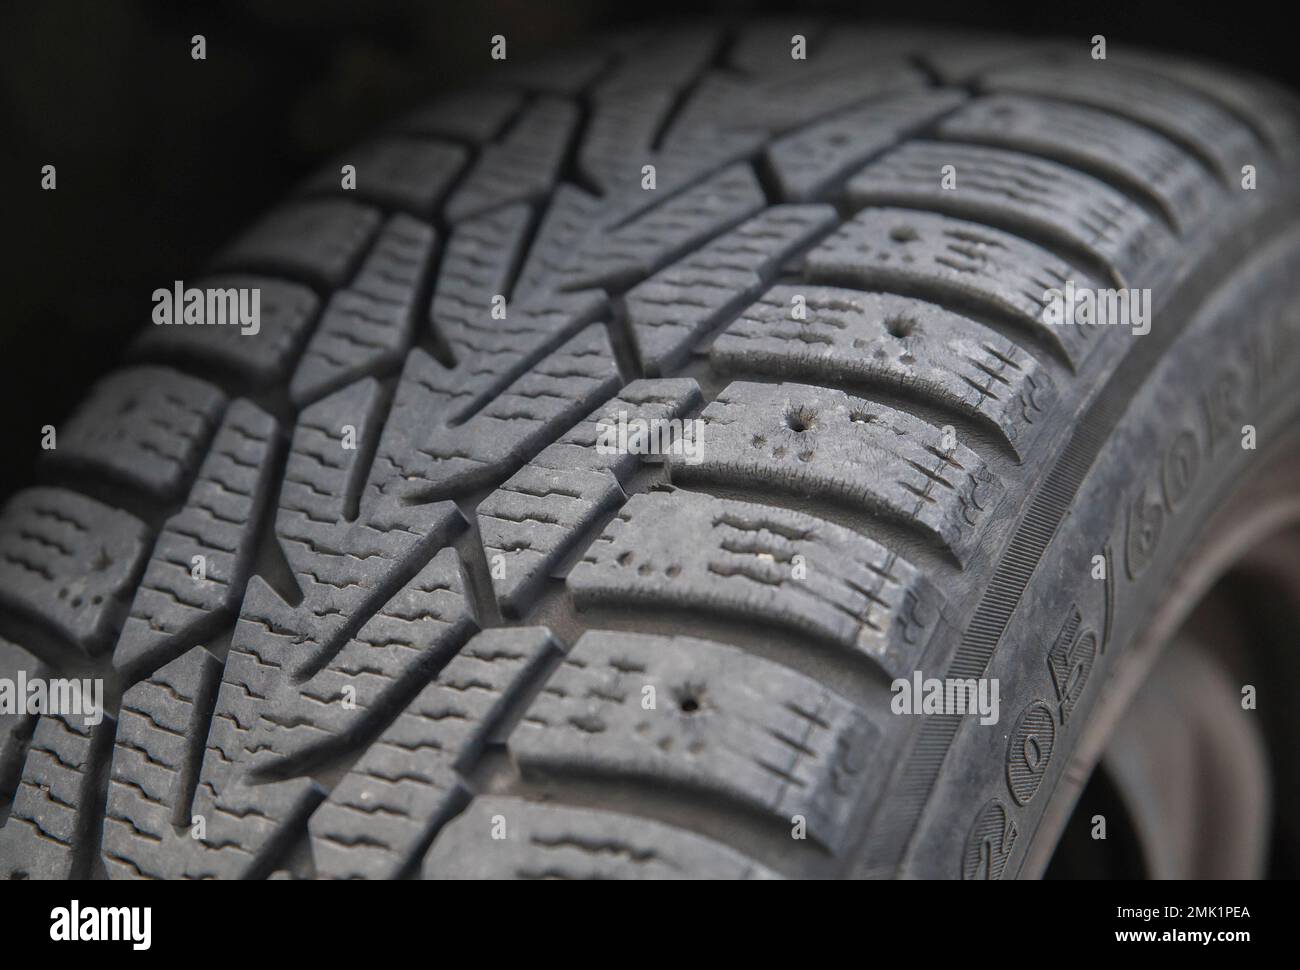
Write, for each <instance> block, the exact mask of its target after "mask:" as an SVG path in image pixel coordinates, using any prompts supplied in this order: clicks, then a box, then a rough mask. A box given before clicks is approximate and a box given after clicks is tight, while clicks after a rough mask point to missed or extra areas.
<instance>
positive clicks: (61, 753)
mask: <svg viewBox="0 0 1300 970" xmlns="http://www.w3.org/2000/svg"><path fill="white" fill-rule="evenodd" d="M102 718H103V719H102V720H101V721H100V722H99V723H98V724H93V725H91V724H86V723H85V719H84V718H83V717H81V716H79V715H69V716H65V715H61V714H59V715H56V714H42V715H41V716H40V718H39V719H38V720H37V722H36V731H35V733H34V734H33V735H32V742H31V746H30V748H28V750H27V760H26V762H25V763H24V765H23V771H22V776H21V777H20V778H19V780H18V789H17V791H16V792H15V793H14V801H13V805H12V806H11V807H10V810H9V818H8V819H7V820H6V821H5V824H4V827H3V828H0V879H85V878H87V877H88V876H89V875H90V868H89V867H90V861H91V860H90V859H89V853H88V852H87V851H86V846H87V845H88V844H89V842H90V837H91V829H92V826H94V825H95V824H96V823H97V822H98V818H97V815H98V813H97V811H96V808H95V805H96V801H97V798H96V794H97V792H98V790H99V783H100V781H99V776H98V771H99V770H100V765H101V764H102V761H103V757H104V752H105V749H106V748H107V744H108V742H110V741H111V740H112V738H113V731H114V727H115V724H114V721H113V718H112V716H111V715H108V714H103V715H102Z"/></svg>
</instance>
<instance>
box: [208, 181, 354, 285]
mask: <svg viewBox="0 0 1300 970" xmlns="http://www.w3.org/2000/svg"><path fill="white" fill-rule="evenodd" d="M379 222H380V214H379V212H378V210H376V209H374V208H371V207H370V206H365V205H361V204H359V203H356V202H350V201H345V200H343V199H319V200H308V201H299V202H290V203H288V204H286V205H283V206H280V207H279V208H278V209H276V210H274V211H273V212H272V213H271V214H270V215H269V216H267V217H266V218H265V219H263V220H262V221H261V222H259V223H258V224H257V225H255V226H254V227H253V228H252V229H250V230H249V231H248V232H247V233H245V234H244V235H243V236H241V237H240V238H239V239H237V240H236V241H235V242H234V243H233V244H231V245H230V246H229V247H228V248H227V249H226V250H224V251H223V252H222V253H220V254H218V256H217V258H216V260H215V269H217V270H228V271H242V272H252V273H267V274H270V275H273V276H279V275H283V276H288V277H289V278H291V279H294V280H301V281H305V282H308V283H311V284H313V285H316V286H323V287H326V288H327V289H335V288H337V287H340V286H342V285H343V284H344V283H346V282H347V281H348V279H350V278H351V276H352V274H353V272H354V271H355V269H356V266H357V264H358V263H359V262H360V260H361V255H362V253H363V252H365V250H366V247H367V246H369V245H370V240H371V239H373V238H374V235H375V233H376V232H377V231H378V230H379Z"/></svg>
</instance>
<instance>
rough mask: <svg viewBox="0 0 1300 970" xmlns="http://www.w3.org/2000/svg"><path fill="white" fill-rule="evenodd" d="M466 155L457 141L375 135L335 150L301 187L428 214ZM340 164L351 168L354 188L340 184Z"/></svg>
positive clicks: (420, 214) (341, 175)
mask: <svg viewBox="0 0 1300 970" xmlns="http://www.w3.org/2000/svg"><path fill="white" fill-rule="evenodd" d="M468 160H469V152H467V151H466V150H465V149H464V148H462V147H461V146H459V145H452V144H448V143H447V142H440V141H433V140H431V139H427V138H409V137H388V138H381V139H377V140H375V141H372V142H369V143H367V144H364V145H361V146H359V147H358V148H356V149H355V150H353V151H352V152H350V153H348V154H347V155H340V156H339V157H338V158H337V159H336V160H335V161H334V162H332V163H331V164H330V165H327V166H326V167H325V168H323V169H322V170H321V171H320V172H319V173H317V174H316V175H315V176H313V177H312V178H311V180H310V181H308V183H307V185H306V186H305V189H306V191H308V192H311V193H320V194H337V195H345V196H356V197H357V198H359V199H361V200H362V201H364V202H370V203H373V204H374V205H377V206H381V207H383V208H386V209H398V210H402V211H405V212H409V213H412V214H413V215H417V216H424V217H430V216H432V215H433V214H434V209H435V208H436V207H437V205H438V203H439V202H440V201H441V200H442V197H443V196H444V195H445V194H446V193H447V190H448V189H449V188H451V185H452V182H453V181H455V178H456V176H457V175H458V174H460V170H461V169H462V168H463V167H464V166H465V163H466V162H467V161H468ZM343 165H352V166H354V167H355V168H356V188H354V189H344V188H343V184H342V181H343V173H342V171H341V169H342V166H343Z"/></svg>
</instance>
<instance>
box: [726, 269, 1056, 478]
mask: <svg viewBox="0 0 1300 970" xmlns="http://www.w3.org/2000/svg"><path fill="white" fill-rule="evenodd" d="M800 297H802V299H803V301H804V302H803V303H802V305H801V307H802V311H803V312H802V316H801V317H796V316H795V315H794V308H795V306H796V305H797V298H800ZM891 328H892V331H894V332H891ZM710 360H711V361H712V363H713V366H714V368H715V370H717V371H718V372H720V373H723V374H726V373H736V372H741V373H747V374H755V373H758V374H767V375H772V376H774V377H782V378H790V379H793V380H806V381H808V382H809V383H823V382H824V383H834V382H836V381H841V380H844V379H845V378H847V379H849V380H851V381H853V382H854V383H858V384H863V385H869V386H872V387H878V388H881V389H885V390H890V391H899V390H901V391H902V392H903V393H905V394H908V395H911V396H914V397H916V398H918V399H920V400H923V401H925V402H926V403H933V404H937V405H938V406H940V407H942V408H945V409H947V410H951V411H954V412H957V413H959V414H961V415H962V416H963V417H965V418H968V419H970V420H972V421H975V422H977V423H980V424H983V425H986V426H988V427H990V428H992V429H993V430H995V431H996V432H997V433H998V434H999V435H1000V436H1001V438H1002V439H1003V440H1004V441H1005V442H1006V443H1007V444H1008V445H1010V446H1011V447H1012V449H1013V450H1014V451H1015V452H1016V454H1017V455H1018V456H1020V457H1022V458H1023V457H1024V454H1025V451H1026V449H1027V447H1028V445H1029V442H1030V441H1032V440H1033V436H1034V434H1035V433H1036V432H1037V431H1038V429H1039V428H1041V427H1042V423H1043V422H1041V421H1040V420H1039V419H1040V417H1041V416H1042V414H1043V413H1044V412H1046V411H1049V410H1050V409H1051V406H1052V404H1053V403H1054V401H1055V399H1056V388H1055V385H1054V384H1053V382H1052V379H1051V377H1050V375H1048V373H1047V372H1046V371H1045V370H1044V369H1043V367H1042V366H1041V365H1040V364H1039V363H1038V361H1037V360H1036V359H1035V358H1034V357H1032V356H1030V355H1029V354H1027V353H1025V352H1024V351H1023V350H1021V349H1020V348H1019V347H1017V346H1016V345H1015V344H1013V343H1011V342H1010V341H1008V340H1006V339H1004V338H1002V337H1001V336H1000V335H998V334H997V333H995V332H993V331H992V330H988V329H986V328H984V327H982V326H980V325H979V324H977V323H974V322H973V321H971V320H968V319H966V318H965V317H963V316H960V315H958V314H955V313H949V312H948V311H947V310H944V309H941V308H940V307H938V306H935V305H934V304H933V303H927V302H925V301H923V300H914V299H911V298H910V297H905V296H894V295H893V294H889V293H867V292H861V291H858V290H844V289H837V288H834V287H820V286H777V287H773V288H772V289H771V290H769V291H768V292H767V293H766V294H765V295H764V296H763V298H762V299H761V300H759V301H758V302H757V303H755V304H753V305H752V306H751V307H749V309H747V310H745V311H744V312H743V313H741V314H740V315H739V316H738V317H737V318H736V320H735V322H734V323H732V324H731V325H730V326H729V327H727V329H726V330H725V331H724V332H723V333H722V335H721V336H719V337H718V339H717V340H715V341H714V343H713V346H712V348H711V349H710Z"/></svg>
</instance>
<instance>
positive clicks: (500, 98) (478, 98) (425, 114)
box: [398, 88, 524, 145]
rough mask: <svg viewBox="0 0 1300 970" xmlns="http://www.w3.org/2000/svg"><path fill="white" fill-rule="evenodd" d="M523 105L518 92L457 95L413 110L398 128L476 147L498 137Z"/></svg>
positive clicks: (490, 91)
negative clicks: (438, 136) (450, 139)
mask: <svg viewBox="0 0 1300 970" xmlns="http://www.w3.org/2000/svg"><path fill="white" fill-rule="evenodd" d="M523 103H524V96H523V95H522V94H520V93H519V92H517V91H503V90H493V89H490V88H489V89H485V90H482V91H459V92H457V93H455V94H452V95H448V96H446V97H442V98H439V99H437V100H436V101H433V102H431V103H429V104H426V105H423V106H422V107H419V108H416V109H415V110H414V111H412V112H411V113H410V114H409V115H407V116H406V117H405V118H404V119H403V120H402V121H401V122H400V123H399V125H398V127H399V128H401V129H403V130H405V131H410V132H414V133H416V134H423V135H443V136H446V137H449V138H455V139H458V140H460V141H467V142H471V143H473V144H476V145H478V144H482V143H483V142H485V141H488V140H490V139H491V138H494V137H495V136H496V135H497V134H499V133H500V131H501V129H502V128H504V127H505V126H506V123H507V122H508V121H509V120H510V119H511V118H513V117H514V116H515V114H516V113H517V112H518V111H519V108H520V106H521V105H522V104H523Z"/></svg>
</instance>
